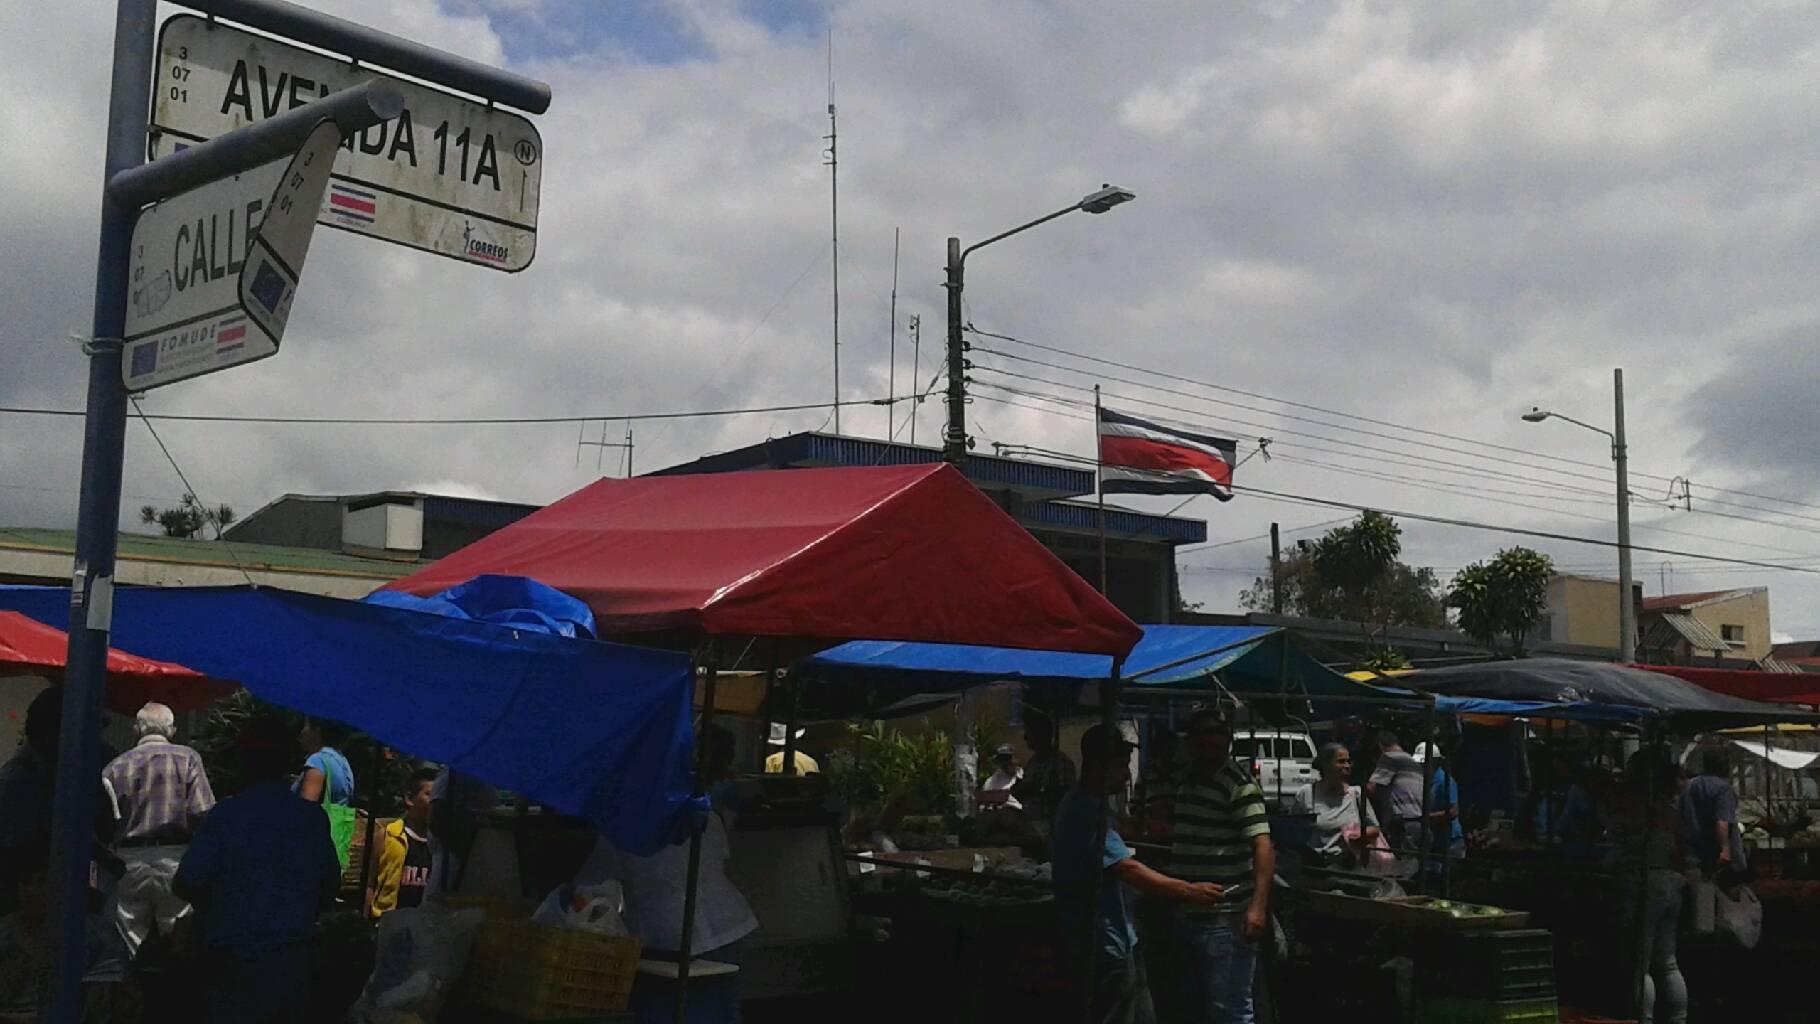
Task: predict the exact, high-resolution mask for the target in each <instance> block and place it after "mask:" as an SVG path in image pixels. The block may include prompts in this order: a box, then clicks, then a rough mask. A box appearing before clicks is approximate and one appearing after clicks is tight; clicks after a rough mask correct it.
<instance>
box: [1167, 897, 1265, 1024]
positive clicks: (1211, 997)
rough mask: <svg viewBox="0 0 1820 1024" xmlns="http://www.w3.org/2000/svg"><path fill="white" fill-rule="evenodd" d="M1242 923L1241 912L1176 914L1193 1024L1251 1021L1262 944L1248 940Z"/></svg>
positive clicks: (1238, 1023)
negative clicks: (1258, 947)
mask: <svg viewBox="0 0 1820 1024" xmlns="http://www.w3.org/2000/svg"><path fill="white" fill-rule="evenodd" d="M1244 926H1245V917H1244V915H1243V914H1192V913H1185V914H1183V915H1181V917H1180V918H1178V919H1177V924H1176V928H1177V931H1178V933H1179V935H1180V942H1181V946H1182V957H1183V978H1184V980H1185V982H1186V984H1187V987H1188V1006H1189V1007H1190V1008H1191V1012H1192V1013H1193V1014H1194V1016H1193V1017H1191V1018H1190V1021H1191V1022H1192V1024H1252V1005H1251V986H1252V981H1253V978H1254V976H1255V974H1256V968H1257V959H1258V949H1257V946H1255V945H1253V944H1252V943H1250V942H1247V941H1246V940H1245V934H1244Z"/></svg>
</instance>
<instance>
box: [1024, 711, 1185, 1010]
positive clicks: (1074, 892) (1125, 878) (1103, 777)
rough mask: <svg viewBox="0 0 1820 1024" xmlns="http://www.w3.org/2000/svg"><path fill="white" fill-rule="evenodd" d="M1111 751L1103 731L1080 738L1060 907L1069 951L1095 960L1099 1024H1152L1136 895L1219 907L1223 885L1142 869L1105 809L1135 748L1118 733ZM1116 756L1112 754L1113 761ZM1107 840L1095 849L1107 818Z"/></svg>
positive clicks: (1061, 819)
mask: <svg viewBox="0 0 1820 1024" xmlns="http://www.w3.org/2000/svg"><path fill="white" fill-rule="evenodd" d="M1111 739H1112V742H1111V748H1110V751H1109V750H1108V747H1107V743H1106V736H1105V733H1104V732H1103V731H1102V729H1101V727H1100V726H1097V725H1096V726H1094V727H1093V728H1091V729H1088V730H1087V733H1086V735H1084V736H1082V737H1081V776H1080V783H1079V785H1078V786H1076V787H1075V788H1074V789H1073V790H1071V791H1070V792H1069V793H1068V795H1067V796H1065V797H1063V798H1062V801H1061V807H1060V808H1059V809H1058V810H1057V811H1056V816H1055V832H1054V835H1053V847H1054V850H1053V853H1054V857H1053V865H1054V867H1053V870H1054V876H1055V883H1056V888H1057V892H1058V898H1057V901H1056V902H1057V905H1058V907H1059V908H1060V909H1061V910H1062V911H1063V912H1064V916H1063V919H1062V922H1061V927H1062V929H1063V934H1064V935H1065V936H1066V941H1067V942H1068V944H1069V946H1070V947H1071V948H1072V949H1073V950H1074V951H1075V952H1076V954H1077V955H1078V956H1079V957H1080V958H1081V959H1082V960H1088V959H1091V963H1092V968H1091V971H1090V973H1089V974H1088V978H1089V981H1088V984H1089V986H1090V988H1089V999H1090V1000H1091V1001H1092V1006H1093V1014H1092V1019H1093V1020H1095V1021H1100V1022H1105V1024H1133V1022H1135V1021H1138V1020H1139V1019H1148V1017H1149V1012H1148V1007H1149V1006H1150V991H1149V988H1148V987H1147V985H1146V983H1145V980H1144V970H1143V963H1142V961H1141V960H1140V959H1139V958H1138V955H1137V941H1138V936H1137V928H1136V926H1135V925H1134V924H1133V923H1132V918H1131V895H1130V890H1131V889H1135V890H1137V891H1138V892H1142V893H1147V894H1150V895H1153V896H1161V897H1163V898H1165V899H1171V900H1176V901H1179V902H1182V903H1189V904H1197V905H1203V906H1211V905H1213V904H1215V903H1218V902H1219V899H1220V891H1221V890H1220V887H1219V886H1217V885H1214V884H1212V883H1209V882H1202V883H1194V882H1184V881H1182V880H1181V879H1179V878H1170V877H1169V876H1167V875H1163V874H1159V873H1158V872H1156V871H1153V870H1151V869H1150V868H1148V867H1145V866H1144V865H1143V864H1141V863H1139V862H1138V860H1137V857H1136V855H1135V854H1134V853H1133V852H1132V850H1131V847H1129V846H1127V845H1125V840H1124V839H1123V838H1121V837H1120V836H1119V833H1118V828H1117V827H1116V824H1115V823H1114V822H1113V821H1112V820H1111V816H1110V814H1109V813H1107V812H1106V811H1105V807H1106V802H1107V800H1108V798H1109V797H1110V796H1111V795H1112V794H1113V793H1119V792H1123V791H1124V788H1125V784H1126V783H1127V782H1129V781H1131V756H1130V755H1131V751H1132V750H1133V749H1135V747H1134V745H1133V744H1131V743H1129V742H1127V741H1126V740H1125V739H1124V738H1123V737H1121V736H1118V735H1117V734H1116V733H1115V734H1114V735H1113V736H1112V737H1111ZM1108 754H1110V756H1108ZM1102 814H1107V817H1106V818H1105V819H1104V820H1105V832H1106V838H1105V841H1104V842H1103V843H1101V844H1099V845H1098V846H1097V848H1096V845H1095V842H1094V840H1095V838H1096V837H1097V834H1098V832H1099V830H1100V822H1101V820H1102V819H1101V817H1100V816H1101V815H1102ZM1096 886H1097V887H1098V889H1099V903H1098V905H1097V908H1096V910H1095V912H1094V917H1095V927H1094V930H1093V932H1092V942H1091V945H1088V944H1087V943H1084V942H1082V937H1083V936H1084V935H1086V934H1088V933H1087V932H1086V924H1087V917H1088V908H1089V907H1094V906H1095V904H1094V903H1093V890H1094V888H1095V887H1096Z"/></svg>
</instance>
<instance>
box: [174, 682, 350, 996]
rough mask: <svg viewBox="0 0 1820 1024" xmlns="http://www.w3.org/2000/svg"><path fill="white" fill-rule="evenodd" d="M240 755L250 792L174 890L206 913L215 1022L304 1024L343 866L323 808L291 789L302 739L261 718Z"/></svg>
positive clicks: (231, 806) (206, 827)
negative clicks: (314, 958) (314, 947)
mask: <svg viewBox="0 0 1820 1024" xmlns="http://www.w3.org/2000/svg"><path fill="white" fill-rule="evenodd" d="M238 750H239V754H240V758H241V768H242V777H243V778H244V779H245V780H246V788H245V789H244V790H242V791H241V793H240V794H239V795H238V796H235V797H231V798H229V799H227V800H224V801H222V802H221V803H220V804H217V805H216V807H215V809H214V811H213V812H211V813H210V814H209V816H208V819H207V820H206V821H205V822H204V823H203V825H202V828H201V829H200V830H198V831H197V833H196V835H195V837H194V838H193V839H192V840H191V841H190V847H189V850H188V851H186V852H185V853H184V855H183V862H182V863H181V864H180V865H178V868H177V875H176V877H175V878H174V879H173V880H172V886H171V887H172V890H173V891H174V892H175V893H176V894H177V895H178V896H180V897H182V898H183V899H186V900H188V901H189V902H190V903H192V904H194V905H195V906H196V907H197V909H198V910H200V912H201V915H202V923H203V941H204V943H205V944H206V945H207V946H208V949H209V953H210V955H211V959H212V964H211V967H212V969H211V971H210V974H209V978H210V982H209V989H210V990H209V993H208V1003H209V1018H208V1019H209V1020H210V1021H216V1022H227V1021H235V1022H239V1024H266V1022H291V1021H295V1022H301V1021H303V1020H304V1018H305V1015H306V1013H307V1010H308V1003H309V992H310V940H311V939H312V938H314V937H315V934H316V915H317V914H318V913H319V912H320V911H321V910H322V908H323V907H325V906H327V905H328V903H329V902H330V901H331V900H333V899H334V897H335V890H336V888H337V887H338V886H339V884H340V881H341V864H340V862H339V861H338V860H337V859H336V856H335V844H334V842H333V841H332V840H331V839H330V838H329V822H328V818H327V817H326V816H325V815H324V814H323V811H322V808H321V807H319V806H317V805H315V804H312V803H310V802H308V801H306V800H304V799H302V798H301V797H299V796H297V795H296V794H294V793H292V792H291V790H290V787H289V786H288V785H287V783H286V777H287V776H288V775H289V773H290V770H291V767H292V766H293V765H294V764H296V762H297V754H298V750H297V744H296V740H295V734H294V733H292V731H291V730H290V729H289V728H288V727H286V726H285V725H284V723H283V722H282V721H280V720H278V719H276V718H256V719H254V720H252V721H249V722H248V723H247V724H246V726H245V728H243V729H242V730H241V734H240V741H239V744H238Z"/></svg>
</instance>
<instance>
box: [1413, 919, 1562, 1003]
mask: <svg viewBox="0 0 1820 1024" xmlns="http://www.w3.org/2000/svg"><path fill="white" fill-rule="evenodd" d="M1423 970H1424V974H1425V975H1426V977H1425V979H1424V988H1425V989H1426V990H1427V991H1430V992H1434V993H1436V994H1438V995H1445V996H1458V997H1465V998H1472V999H1490V1000H1494V1001H1496V1000H1513V999H1540V998H1542V997H1543V996H1552V995H1554V994H1555V942H1554V936H1553V935H1552V934H1551V933H1549V932H1547V931H1542V930H1527V931H1511V932H1489V933H1482V934H1474V935H1461V936H1457V937H1455V938H1453V939H1452V940H1451V941H1450V942H1448V943H1447V944H1446V945H1445V946H1443V947H1439V948H1437V949H1435V950H1433V951H1432V953H1431V954H1430V955H1428V956H1425V957H1424V958H1423Z"/></svg>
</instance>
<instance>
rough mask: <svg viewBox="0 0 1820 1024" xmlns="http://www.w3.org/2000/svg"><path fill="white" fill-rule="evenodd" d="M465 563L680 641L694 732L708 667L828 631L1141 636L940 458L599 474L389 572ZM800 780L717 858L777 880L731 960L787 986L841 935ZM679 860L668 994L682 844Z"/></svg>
mask: <svg viewBox="0 0 1820 1024" xmlns="http://www.w3.org/2000/svg"><path fill="white" fill-rule="evenodd" d="M481 573H504V574H512V575H521V576H526V577H530V578H533V579H536V580H539V581H540V582H542V583H545V584H548V585H549V586H552V587H555V588H557V589H559V590H561V591H563V592H565V593H568V594H570V595H572V596H574V597H576V598H578V599H580V600H582V601H584V602H585V603H586V604H587V605H588V606H589V607H590V608H591V609H592V610H593V612H594V615H595V620H596V623H597V626H598V629H599V631H600V633H601V634H602V635H611V636H617V637H629V638H637V639H639V640H640V641H642V642H648V643H654V644H662V645H670V646H676V647H682V648H687V649H689V650H690V651H691V652H692V656H693V657H694V659H695V661H696V663H697V665H698V667H699V668H700V670H701V671H702V673H703V675H704V677H705V683H704V686H703V696H702V706H703V715H702V719H703V721H702V731H704V732H705V731H706V730H707V729H708V727H709V725H710V723H711V721H712V718H713V715H714V709H715V708H717V707H718V701H717V699H716V697H715V689H716V685H717V680H718V677H719V672H720V671H721V670H722V669H732V668H737V667H748V666H749V667H755V668H758V669H761V670H763V671H765V672H766V673H767V674H770V673H773V672H774V671H775V670H777V669H780V668H783V667H784V666H785V665H788V664H789V663H791V662H793V661H795V660H796V659H797V658H799V657H800V656H802V655H803V654H806V653H809V652H811V651H814V650H817V649H820V648H822V647H826V646H829V645H830V644H832V643H837V642H839V641H843V640H850V639H862V638H863V639H885V640H920V641H931V642H940V643H950V644H992V645H998V646H1001V647H1018V648H1029V649H1037V650H1058V651H1071V652H1078V653H1080V654H1082V655H1084V656H1086V657H1087V659H1088V660H1090V661H1093V662H1095V663H1097V664H1096V669H1095V671H1096V673H1097V676H1098V677H1099V678H1102V679H1103V678H1106V677H1107V676H1108V675H1109V674H1111V673H1112V672H1114V671H1115V669H1114V666H1115V662H1116V659H1117V658H1118V657H1120V656H1122V655H1123V654H1124V653H1125V652H1126V651H1127V650H1129V649H1130V647H1131V646H1132V645H1133V644H1134V643H1135V642H1136V641H1137V640H1138V639H1139V636H1140V633H1139V631H1138V628H1137V627H1136V626H1135V625H1133V624H1132V623H1131V622H1130V620H1128V619H1126V618H1125V617H1124V616H1123V615H1122V614H1120V613H1119V612H1118V611H1117V610H1116V609H1115V608H1113V607H1112V605H1111V604H1109V603H1108V602H1107V601H1106V600H1105V599H1104V598H1103V597H1102V596H1100V595H1099V594H1098V593H1097V592H1096V591H1094V590H1093V588H1091V587H1090V586H1088V585H1087V584H1086V583H1085V582H1084V581H1082V580H1081V579H1080V578H1079V577H1078V576H1076V575H1075V574H1074V573H1073V572H1072V571H1070V570H1069V569H1068V568H1067V567H1066V566H1065V565H1063V564H1062V563H1061V562H1060V561H1059V560H1057V559H1056V558H1055V556H1054V555H1052V554H1051V553H1050V552H1049V551H1048V550H1047V549H1045V548H1043V547H1042V545H1040V544H1039V543H1037V542H1036V541H1035V540H1034V539H1032V538H1031V537H1030V536H1029V534H1028V533H1027V532H1025V531H1024V530H1023V529H1022V528H1021V527H1019V526H1018V525H1017V524H1016V523H1015V522H1014V521H1013V520H1011V519H1010V518H1009V517H1008V516H1006V515H1005V514H1004V512H1003V511H1002V510H1000V509H999V508H998V507H997V506H995V505H994V504H993V503H992V501H991V500H990V499H989V498H987V497H986V496H985V495H983V494H981V493H980V492H979V491H978V490H977V489H976V488H974V487H973V486H972V485H971V484H970V483H968V482H967V481H966V480H965V478H963V477H962V476H960V474H958V473H957V472H955V471H954V470H953V469H952V468H949V467H946V466H911V467H878V468H870V469H828V470H793V471H789V472H776V473H740V474H724V475H704V476H669V477H649V478H639V479H634V480H602V481H599V482H597V483H595V484H593V485H590V486H589V487H586V488H584V489H582V490H581V491H578V492H576V493H575V494H573V495H570V496H569V497H567V498H565V499H563V500H562V501H559V502H557V503H556V504H554V505H551V506H549V507H548V508H545V509H542V510H540V511H538V512H536V513H533V514H532V515H530V516H528V517H526V518H525V519H523V520H520V521H519V522H517V523H514V524H512V525H511V526H508V527H506V528H505V529H502V530H500V531H499V532H497V533H495V534H492V535H490V536H488V537H487V538H484V539H483V540H481V541H479V542H477V543H475V544H473V545H470V546H469V547H468V548H465V549H463V550H461V551H458V552H456V553H454V554H453V555H450V556H449V557H447V558H445V559H443V560H441V561H439V562H437V563H435V564H434V565H432V566H430V567H429V568H427V569H425V570H423V571H421V572H419V573H417V574H415V575H413V576H410V577H407V578H405V579H404V580H401V581H398V582H397V583H394V584H392V585H391V586H392V588H393V589H396V590H401V591H405V592H409V593H431V592H435V591H437V590H439V589H441V588H443V587H446V586H449V585H451V584H454V583H458V582H460V581H462V580H465V579H468V578H471V577H472V576H474V575H477V574H481ZM780 696H781V697H782V699H781V700H780V701H779V702H778V706H779V708H780V709H781V712H782V713H781V714H777V713H774V715H773V717H776V718H778V719H779V720H780V721H781V722H782V723H783V724H784V726H785V729H784V734H785V736H786V737H787V739H786V741H785V742H786V746H785V749H784V763H785V764H786V765H788V764H792V763H793V757H792V754H793V748H792V747H791V746H790V745H789V744H790V743H791V742H793V739H794V735H795V729H794V728H792V726H793V725H794V712H793V710H791V709H793V708H794V706H795V701H794V691H793V690H786V691H785V692H784V693H783V694H781V695H780ZM702 756H704V757H705V756H706V747H705V745H704V746H703V749H702ZM699 767H700V766H698V769H699ZM702 774H703V773H702V772H700V771H699V770H698V776H697V777H698V780H699V779H700V778H701V777H702ZM811 786H812V783H810V782H808V781H802V782H801V783H799V784H798V785H797V786H796V787H794V788H793V787H792V786H791V783H790V781H789V780H783V781H782V785H781V786H780V785H779V784H778V783H772V782H767V789H768V792H767V801H766V804H765V806H764V807H763V808H762V809H760V811H759V813H756V814H751V813H749V814H746V815H743V816H742V819H741V824H740V829H739V831H740V832H741V833H743V834H742V835H735V837H734V842H733V848H734V849H735V851H736V853H735V858H734V860H733V861H732V862H730V866H729V871H730V873H734V874H738V875H740V877H741V878H742V879H743V881H742V886H741V887H742V888H745V889H747V890H749V891H754V892H764V893H767V894H770V893H777V892H784V893H788V894H789V897H790V898H789V899H788V900H787V901H785V902H787V904H788V905H787V906H785V905H784V904H783V903H778V904H775V905H773V906H770V907H769V908H759V907H755V910H758V911H759V915H758V916H759V918H760V929H759V931H758V932H757V933H755V934H754V935H753V936H752V938H751V939H750V940H749V941H748V942H747V944H746V951H745V956H746V961H745V965H744V966H743V968H742V973H744V974H746V975H749V976H751V977H752V978H753V979H755V980H757V981H761V982H766V983H770V984H772V985H783V986H788V987H793V988H797V989H799V990H800V989H801V988H806V987H811V986H827V985H830V984H834V983H837V981H838V978H837V977H835V976H836V975H838V973H839V971H838V969H837V966H836V965H831V964H830V963H829V958H831V957H838V956H840V955H842V954H843V953H844V954H847V955H850V951H851V943H850V942H848V941H847V940H848V935H847V933H846V930H845V921H844V919H842V915H840V914H839V913H828V912H827V908H829V907H835V908H840V909H844V903H842V902H841V901H842V900H843V899H844V892H845V880H844V879H845V873H844V871H838V870H837V871H833V872H829V871H825V870H822V869H823V868H825V867H827V866H828V864H827V861H826V860H825V859H824V858H825V857H826V856H827V854H824V853H823V852H821V851H824V850H829V849H831V848H832V846H831V840H832V838H833V836H834V829H833V826H834V820H833V818H832V817H831V816H830V815H829V814H828V813H827V812H826V811H825V810H823V809H822V808H821V806H820V801H819V800H817V799H815V797H814V794H813V792H812V789H811V788H810V787H811ZM697 795H698V796H699V795H700V793H699V790H698V793H697ZM760 832H763V833H764V834H763V835H762V836H761V835H758V833H760ZM698 837H699V834H698ZM692 847H693V848H695V849H699V838H696V839H695V840H693V841H692ZM742 849H743V851H744V852H739V851H742ZM755 850H757V851H768V852H756V853H755V852H754V851H755ZM836 856H837V855H836ZM741 858H745V859H746V860H747V862H748V863H746V864H745V865H744V866H743V867H742V866H741V865H740V864H739V861H740V859H741ZM690 860H691V866H690V880H689V882H688V885H687V891H688V893H689V895H688V898H687V904H686V907H685V909H684V911H683V920H684V922H685V924H684V935H683V949H682V950H681V954H682V955H681V956H680V958H679V962H678V968H679V970H678V971H677V972H676V973H677V974H678V975H679V976H680V977H679V979H678V980H679V982H680V983H681V984H679V985H678V991H679V993H680V992H681V991H683V990H684V989H685V988H686V985H687V979H688V972H689V964H690V961H691V959H692V955H691V953H692V951H691V949H690V945H689V944H690V940H691V936H690V929H692V928H693V922H694V916H695V915H694V912H693V910H694V906H695V896H694V893H695V891H696V888H697V886H696V881H695V879H696V874H697V864H698V861H699V855H698V854H697V853H693V852H692V854H691V858H690ZM753 860H759V861H761V863H757V864H753V863H751V861H753ZM833 866H834V867H835V868H837V869H838V868H839V867H840V865H839V863H838V860H837V861H836V862H835V864H834V865H833ZM804 907H808V908H812V912H811V913H810V914H809V915H807V916H808V917H810V918H811V919H813V920H814V921H821V922H824V923H825V922H828V921H836V922H837V925H836V927H838V929H839V930H838V932H836V933H835V934H828V933H827V932H826V931H825V930H824V931H816V930H813V929H811V930H809V931H808V932H807V934H805V933H804V932H803V931H800V930H797V929H796V928H795V927H794V926H795V925H797V924H801V923H803V917H804V915H802V914H799V913H795V912H794V910H795V909H800V908H804ZM787 911H789V912H788V913H787ZM767 917H769V918H770V920H768V921H767V920H766V918H767ZM780 932H781V933H783V934H779V933H780ZM682 1005H683V1003H682V1002H681V1001H680V1000H679V1007H680V1006H682ZM680 1012H681V1010H680V1009H679V1013H680Z"/></svg>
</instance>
